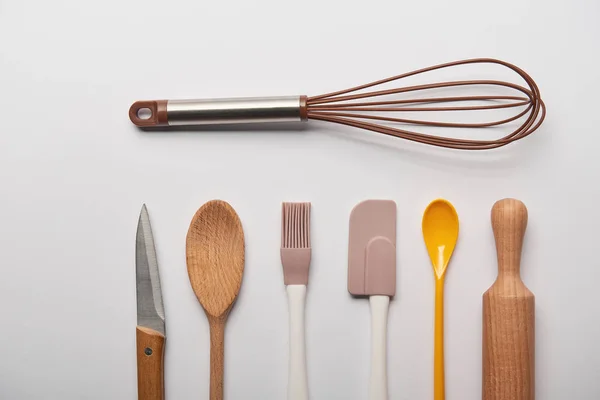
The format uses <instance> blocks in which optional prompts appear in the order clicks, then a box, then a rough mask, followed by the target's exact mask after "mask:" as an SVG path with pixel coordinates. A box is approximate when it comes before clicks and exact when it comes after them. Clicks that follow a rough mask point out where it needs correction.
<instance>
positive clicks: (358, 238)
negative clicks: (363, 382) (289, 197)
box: [348, 200, 396, 400]
mask: <svg viewBox="0 0 600 400" xmlns="http://www.w3.org/2000/svg"><path fill="white" fill-rule="evenodd" d="M348 291H349V292H350V293H351V294H353V295H355V296H369V304H370V306H371V378H370V385H369V399H370V400H386V399H387V398H388V391H387V390H388V389H387V356H386V347H387V343H386V342H387V316H388V306H389V302H390V297H393V296H394V295H395V294H396V203H394V202H393V201H389V200H366V201H363V202H362V203H359V204H358V205H357V206H356V207H354V209H353V210H352V213H351V214H350V238H349V246H348Z"/></svg>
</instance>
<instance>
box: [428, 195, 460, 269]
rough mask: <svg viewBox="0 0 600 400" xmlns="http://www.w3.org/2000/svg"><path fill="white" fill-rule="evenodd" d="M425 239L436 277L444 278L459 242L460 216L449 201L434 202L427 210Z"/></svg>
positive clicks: (439, 200) (438, 200)
mask: <svg viewBox="0 0 600 400" xmlns="http://www.w3.org/2000/svg"><path fill="white" fill-rule="evenodd" d="M423 238H424V239H425V245H426V246H427V252H428V253H429V258H430V259H431V263H432V264H433V270H434V272H435V276H436V277H437V278H442V277H443V276H444V274H445V273H446V267H448V262H449V261H450V257H451V256H452V252H453V251H454V247H455V246H456V241H457V240H458V214H457V213H456V210H455V209H454V206H453V205H452V204H450V202H449V201H448V200H444V199H437V200H434V201H432V202H431V203H429V205H428V206H427V208H426V209H425V212H424V213H423Z"/></svg>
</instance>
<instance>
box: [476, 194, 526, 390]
mask: <svg viewBox="0 0 600 400" xmlns="http://www.w3.org/2000/svg"><path fill="white" fill-rule="evenodd" d="M492 228H493V230H494V238H495V240H496V251H497V254H498V277H497V278H496V281H495V282H494V284H493V285H492V286H491V287H490V288H489V289H488V291H486V292H485V293H484V295H483V399H484V400H534V398H535V390H534V389H535V387H534V386H535V385H534V384H535V364H534V361H535V355H534V352H535V332H534V330H535V297H534V295H533V293H531V291H530V290H529V289H528V288H527V287H526V286H525V284H524V283H523V281H522V280H521V275H520V270H521V250H522V248H523V238H524V237H525V229H526V228H527V208H526V207H525V205H524V204H523V203H522V202H521V201H519V200H516V199H503V200H500V201H498V202H496V203H495V204H494V206H493V208H492Z"/></svg>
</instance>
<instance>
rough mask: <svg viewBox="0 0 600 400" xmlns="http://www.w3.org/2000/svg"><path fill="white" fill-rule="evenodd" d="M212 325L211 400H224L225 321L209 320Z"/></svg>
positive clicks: (221, 319) (219, 319)
mask: <svg viewBox="0 0 600 400" xmlns="http://www.w3.org/2000/svg"><path fill="white" fill-rule="evenodd" d="M208 322H209V325H210V400H223V371H224V361H225V319H223V318H212V317H209V319H208Z"/></svg>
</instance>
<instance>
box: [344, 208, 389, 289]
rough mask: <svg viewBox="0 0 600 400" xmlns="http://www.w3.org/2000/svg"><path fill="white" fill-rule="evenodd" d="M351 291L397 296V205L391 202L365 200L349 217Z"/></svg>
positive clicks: (349, 279) (349, 284)
mask: <svg viewBox="0 0 600 400" xmlns="http://www.w3.org/2000/svg"><path fill="white" fill-rule="evenodd" d="M348 291H349V292H350V293H351V294H353V295H355V296H373V295H385V296H394V295H395V294H396V203H394V202H393V201H391V200H365V201H363V202H362V203H359V204H358V205H357V206H356V207H354V209H353V210H352V213H351V214H350V238H349V243H348Z"/></svg>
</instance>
